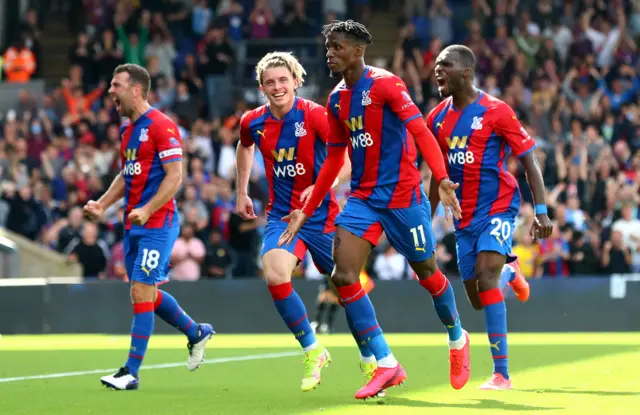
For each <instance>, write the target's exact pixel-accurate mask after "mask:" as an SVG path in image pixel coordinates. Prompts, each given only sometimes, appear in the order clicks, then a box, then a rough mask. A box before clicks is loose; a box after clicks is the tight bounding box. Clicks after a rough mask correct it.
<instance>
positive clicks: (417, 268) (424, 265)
mask: <svg viewBox="0 0 640 415" xmlns="http://www.w3.org/2000/svg"><path fill="white" fill-rule="evenodd" d="M410 265H411V268H412V269H413V271H414V272H415V273H416V275H417V276H418V278H419V279H421V280H425V279H427V278H429V277H431V276H432V275H433V274H435V273H436V271H437V269H438V264H437V263H436V258H435V256H432V257H431V258H429V259H427V260H426V261H422V262H411V263H410Z"/></svg>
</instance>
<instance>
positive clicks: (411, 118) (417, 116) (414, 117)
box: [403, 114, 422, 124]
mask: <svg viewBox="0 0 640 415" xmlns="http://www.w3.org/2000/svg"><path fill="white" fill-rule="evenodd" d="M421 116H422V114H416V115H414V116H413V117H409V118H407V119H406V120H404V122H403V124H407V123H408V122H409V121H412V120H415V119H416V118H419V117H421Z"/></svg>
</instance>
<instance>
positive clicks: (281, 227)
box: [260, 220, 307, 261]
mask: <svg viewBox="0 0 640 415" xmlns="http://www.w3.org/2000/svg"><path fill="white" fill-rule="evenodd" d="M285 229H287V223H286V222H283V221H277V220H274V221H269V222H268V223H267V227H266V229H265V232H264V239H263V242H262V251H261V253H260V256H261V257H263V258H264V256H265V254H266V253H267V252H269V251H273V250H275V249H281V250H284V251H287V252H289V253H291V254H293V255H295V256H296V258H298V260H299V261H302V260H303V259H304V255H305V254H306V253H307V247H306V245H305V243H304V241H303V240H302V239H301V238H300V232H298V234H297V235H296V236H295V237H294V238H293V241H291V243H289V244H287V245H282V246H278V240H279V239H280V236H281V235H282V232H284V231H285Z"/></svg>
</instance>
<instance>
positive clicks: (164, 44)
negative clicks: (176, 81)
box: [144, 20, 177, 79]
mask: <svg viewBox="0 0 640 415" xmlns="http://www.w3.org/2000/svg"><path fill="white" fill-rule="evenodd" d="M161 21H162V22H163V26H161V27H160V30H157V31H155V32H153V34H152V35H151V43H149V44H148V45H147V46H146V48H145V52H144V53H145V58H146V59H149V58H151V57H155V58H156V59H158V66H159V71H160V73H162V74H163V75H164V76H166V77H168V78H169V79H173V78H174V74H173V61H174V59H175V58H176V56H177V52H176V48H175V46H174V42H173V39H172V38H171V32H170V31H169V29H168V28H167V26H166V24H164V21H163V20H161Z"/></svg>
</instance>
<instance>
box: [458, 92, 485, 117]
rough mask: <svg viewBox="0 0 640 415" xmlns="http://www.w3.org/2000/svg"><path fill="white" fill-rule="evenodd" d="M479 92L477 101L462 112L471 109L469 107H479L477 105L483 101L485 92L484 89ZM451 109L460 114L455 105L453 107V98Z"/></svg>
mask: <svg viewBox="0 0 640 415" xmlns="http://www.w3.org/2000/svg"><path fill="white" fill-rule="evenodd" d="M478 92H479V94H478V98H476V100H475V101H473V102H472V103H471V104H469V105H467V106H466V107H464V109H463V110H462V111H464V110H466V109H467V108H469V107H472V106H474V105H477V104H478V102H480V100H481V99H482V97H483V96H484V91H483V90H482V89H478ZM451 109H452V110H454V111H455V112H460V110H458V109H457V108H456V107H455V105H453V97H451Z"/></svg>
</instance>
